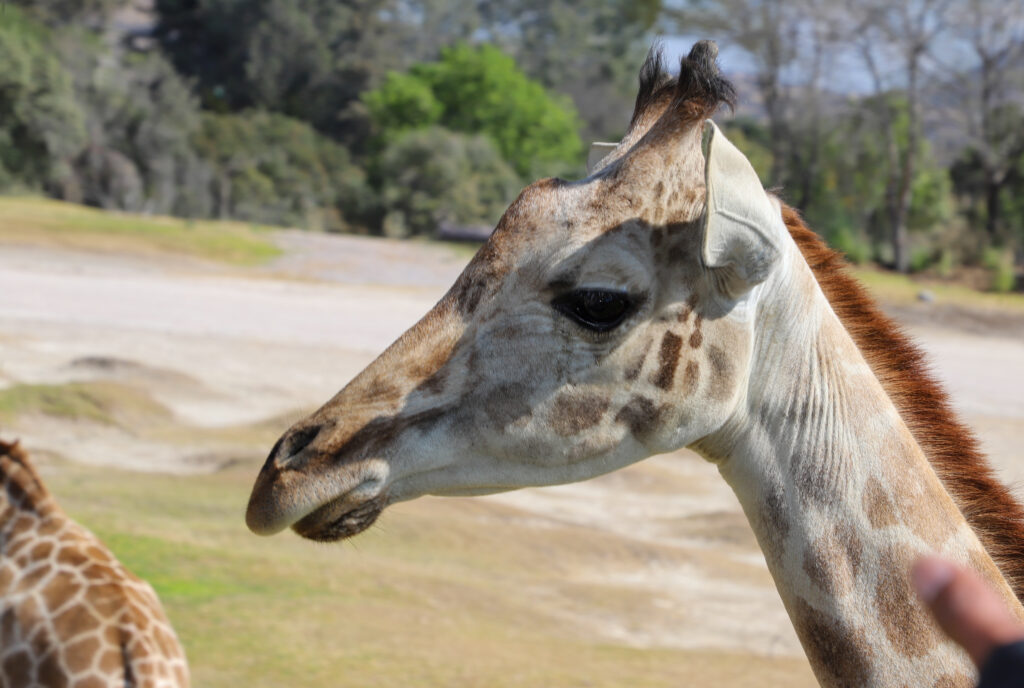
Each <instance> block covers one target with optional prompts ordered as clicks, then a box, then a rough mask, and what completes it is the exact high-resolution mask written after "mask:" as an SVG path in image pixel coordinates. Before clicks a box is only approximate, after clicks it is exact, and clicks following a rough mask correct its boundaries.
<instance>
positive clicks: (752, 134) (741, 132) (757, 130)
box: [725, 119, 772, 184]
mask: <svg viewBox="0 0 1024 688" xmlns="http://www.w3.org/2000/svg"><path fill="white" fill-rule="evenodd" d="M725 133H726V136H728V137H729V140H730V141H732V143H733V145H735V146H736V147H737V148H739V149H740V150H741V151H742V152H743V155H745V156H747V160H749V161H750V164H751V165H752V166H753V168H754V171H755V172H757V176H758V178H759V179H760V180H761V183H762V184H767V183H768V179H769V177H770V176H771V170H772V151H771V148H770V147H769V146H768V145H766V141H765V139H766V134H767V129H765V128H764V127H762V126H759V125H758V124H757V123H756V122H754V121H753V120H749V119H743V120H734V121H733V122H730V123H729V125H727V126H726V127H725Z"/></svg>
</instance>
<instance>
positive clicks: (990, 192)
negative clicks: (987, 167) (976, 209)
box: [985, 174, 1002, 241]
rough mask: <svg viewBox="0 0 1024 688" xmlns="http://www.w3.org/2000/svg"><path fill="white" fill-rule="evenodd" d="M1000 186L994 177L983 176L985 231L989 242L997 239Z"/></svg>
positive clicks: (990, 175)
mask: <svg viewBox="0 0 1024 688" xmlns="http://www.w3.org/2000/svg"><path fill="white" fill-rule="evenodd" d="M1001 189H1002V184H1001V183H1000V182H999V180H998V179H997V178H996V175H993V174H986V175H985V231H986V232H987V233H988V239H989V241H996V240H997V239H998V238H999V237H998V236H997V235H998V232H999V192H1000V190H1001Z"/></svg>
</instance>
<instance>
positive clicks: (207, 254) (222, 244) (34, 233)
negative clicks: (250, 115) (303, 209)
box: [0, 197, 281, 265]
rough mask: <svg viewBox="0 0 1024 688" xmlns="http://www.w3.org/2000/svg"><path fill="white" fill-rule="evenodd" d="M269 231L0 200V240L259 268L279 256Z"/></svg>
mask: <svg viewBox="0 0 1024 688" xmlns="http://www.w3.org/2000/svg"><path fill="white" fill-rule="evenodd" d="M269 232H270V228H268V227H261V226H256V225H250V224H246V223H243V222H221V221H212V220H185V219H181V218H172V217H151V216H143V215H133V214H129V213H115V212H105V211H102V210H97V209H96V208H89V207H86V206H81V205H76V204H74V203H64V202H61V201H54V200H49V199H43V198H33V197H0V240H3V241H16V242H19V243H30V244H43V245H61V246H68V247H72V248H85V249H92V250H103V251H124V252H134V253H177V254H181V255H185V256H191V257H196V258H204V259H208V260H214V261H219V262H223V263H230V264H232V265H259V264H262V263H265V262H267V261H269V260H270V259H272V258H274V257H276V256H278V255H280V253H281V250H280V249H279V248H277V247H276V246H274V244H273V243H272V242H271V240H270V237H269Z"/></svg>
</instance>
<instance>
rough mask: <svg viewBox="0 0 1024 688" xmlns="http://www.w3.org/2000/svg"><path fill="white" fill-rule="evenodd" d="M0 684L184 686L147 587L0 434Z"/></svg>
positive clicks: (166, 626) (174, 646) (169, 633)
mask: <svg viewBox="0 0 1024 688" xmlns="http://www.w3.org/2000/svg"><path fill="white" fill-rule="evenodd" d="M0 481H2V485H3V493H2V494H0V685H2V686H11V687H12V688H14V687H18V688H20V687H22V686H46V688H58V687H66V688H104V687H106V686H115V685H116V686H138V687H140V688H141V687H142V686H147V687H151V688H187V687H188V685H189V675H188V666H187V664H186V663H185V653H184V652H183V651H182V649H181V646H180V645H179V644H178V639H177V637H176V636H175V634H174V630H173V629H172V628H171V625H170V623H169V622H168V621H167V617H166V616H165V615H164V611H163V608H162V607H161V606H160V601H159V600H158V599H157V596H156V593H154V592H153V589H152V588H151V587H150V586H149V584H148V583H146V582H144V581H142V580H140V579H139V578H137V577H136V576H134V575H133V574H132V573H131V572H130V571H128V570H127V569H126V568H125V567H124V566H122V565H121V563H120V562H119V561H118V560H117V559H115V558H114V555H113V554H111V553H110V551H109V550H108V549H107V548H106V547H105V546H104V545H103V543H101V542H100V541H99V540H98V539H97V538H96V536H94V535H93V534H92V533H90V532H89V531H87V530H86V529H85V528H83V527H82V526H80V525H78V524H77V523H75V522H74V521H73V520H71V519H70V518H69V517H68V516H67V514H65V513H64V512H63V510H62V509H61V508H60V506H58V504H57V502H56V501H55V500H54V498H53V496H52V495H51V494H50V492H49V490H47V489H46V486H45V485H44V484H43V482H42V480H41V479H40V477H39V474H38V473H37V472H36V470H35V467H34V466H33V465H32V463H31V462H30V461H29V458H28V455H27V454H26V453H25V451H24V450H22V449H21V447H20V446H19V445H18V443H14V444H7V443H5V442H2V441H0Z"/></svg>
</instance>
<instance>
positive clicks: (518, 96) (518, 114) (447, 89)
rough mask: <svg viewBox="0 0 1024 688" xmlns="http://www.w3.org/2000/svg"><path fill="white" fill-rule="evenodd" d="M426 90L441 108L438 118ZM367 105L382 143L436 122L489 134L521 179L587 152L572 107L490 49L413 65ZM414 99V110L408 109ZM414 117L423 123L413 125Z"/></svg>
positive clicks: (454, 50) (452, 51) (456, 51)
mask: <svg viewBox="0 0 1024 688" xmlns="http://www.w3.org/2000/svg"><path fill="white" fill-rule="evenodd" d="M417 82H418V83H417ZM428 91H429V93H430V94H431V95H432V97H433V99H434V101H436V102H437V103H438V104H439V105H440V113H439V116H438V113H437V108H436V107H435V106H434V105H433V102H432V101H431V100H430V99H429V98H428V97H427V96H426V94H427V92H428ZM363 101H364V102H365V103H366V104H367V106H368V107H369V109H370V111H371V112H372V113H373V115H374V124H375V125H376V126H377V128H378V131H379V132H380V135H381V138H382V139H383V141H385V142H390V141H391V140H393V139H394V138H395V136H398V135H401V133H403V132H404V131H406V130H408V129H409V128H411V127H414V126H429V125H431V124H434V123H440V124H441V125H442V126H445V127H447V128H448V129H452V130H454V131H459V132H464V133H467V134H476V133H481V134H485V135H487V136H488V137H489V138H490V139H491V140H492V141H494V143H495V144H496V145H497V147H498V150H499V151H500V152H501V154H502V156H504V158H505V159H506V160H508V161H509V162H510V163H511V164H512V166H513V167H514V168H515V169H516V171H517V172H518V173H519V174H520V175H522V176H524V177H527V176H533V175H536V174H537V173H538V172H544V171H558V170H559V169H560V168H564V167H566V166H567V165H573V164H576V163H578V159H579V157H580V155H581V154H582V150H583V144H582V142H581V141H580V137H579V134H578V133H577V121H576V112H575V109H574V108H573V106H572V104H571V103H570V102H568V101H567V100H566V99H565V98H560V97H558V96H555V95H552V94H549V93H547V92H546V91H545V90H544V87H543V86H541V85H540V84H539V83H537V82H535V81H531V80H530V79H529V78H527V77H526V75H525V74H523V72H522V71H520V70H519V68H518V67H517V66H516V63H515V61H514V60H513V59H512V58H510V57H508V56H507V55H504V54H503V53H502V52H501V51H500V50H498V49H497V48H495V47H494V46H491V45H482V46H478V47H476V48H474V47H470V46H468V45H466V44H459V45H456V46H452V47H449V48H445V49H444V50H442V52H441V59H440V60H439V61H438V62H429V63H420V64H416V65H414V66H413V67H412V69H411V70H410V72H409V74H408V75H405V76H396V77H394V78H389V79H388V80H387V81H386V82H385V83H384V84H383V85H382V86H381V87H380V88H378V89H376V90H374V91H371V92H369V93H367V94H366V95H365V96H364V99H363ZM410 101H412V102H414V103H415V106H416V108H417V110H416V112H409V111H407V110H406V109H405V107H406V105H408V104H409V103H410ZM416 114H420V115H422V116H423V119H421V120H419V121H417V120H415V119H414V116H415V115H416Z"/></svg>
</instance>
